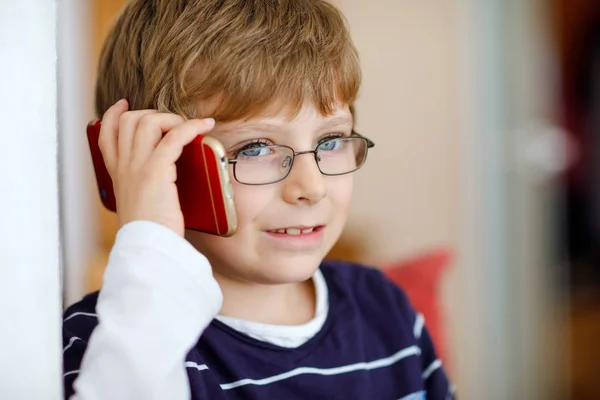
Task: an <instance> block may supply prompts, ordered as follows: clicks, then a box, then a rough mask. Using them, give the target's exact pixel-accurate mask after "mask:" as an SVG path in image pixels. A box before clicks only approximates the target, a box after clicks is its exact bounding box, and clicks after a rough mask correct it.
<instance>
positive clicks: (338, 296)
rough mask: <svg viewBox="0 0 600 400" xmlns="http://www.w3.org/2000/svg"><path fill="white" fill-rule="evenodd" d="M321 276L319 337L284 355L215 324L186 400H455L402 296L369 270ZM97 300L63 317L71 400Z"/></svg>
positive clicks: (192, 361)
mask: <svg viewBox="0 0 600 400" xmlns="http://www.w3.org/2000/svg"><path fill="white" fill-rule="evenodd" d="M320 268H321V271H322V273H323V276H324V278H325V281H326V283H327V288H328V292H329V311H328V315H327V319H326V322H325V324H324V326H323V327H322V329H321V330H320V331H319V333H317V335H315V336H314V337H312V338H311V339H309V340H308V341H307V342H306V343H304V344H303V345H301V346H299V347H296V348H283V347H279V346H276V345H273V344H270V343H266V342H263V341H260V340H257V339H254V338H252V337H249V336H247V335H245V334H243V333H241V332H238V331H236V330H234V329H233V328H231V327H229V326H228V325H226V324H224V323H222V322H220V321H218V320H216V319H215V320H213V321H212V322H211V324H210V325H209V326H208V327H207V328H206V330H205V331H204V332H203V333H202V335H201V337H200V338H199V341H198V343H197V345H196V346H194V347H193V348H192V349H191V350H190V351H189V353H188V355H187V359H186V367H187V372H188V376H189V382H190V389H191V393H192V399H194V400H208V399H210V400H215V399H244V400H254V399H261V400H264V399H286V400H287V399H311V400H312V399H344V400H347V399H382V400H384V399H391V400H398V399H403V400H409V399H410V400H418V399H430V400H436V399H444V400H445V399H454V394H453V389H452V386H451V385H450V383H449V380H448V378H447V376H446V374H445V371H444V369H443V366H442V363H441V361H440V360H439V359H438V358H437V356H436V353H435V350H434V346H433V344H432V341H431V337H430V335H429V334H428V332H427V329H426V327H425V325H424V321H423V317H422V316H421V315H420V314H418V313H416V312H415V310H414V309H413V308H412V307H411V305H410V303H409V301H408V299H407V297H406V295H405V294H404V292H403V291H402V290H401V289H400V288H399V287H398V286H396V285H395V284H394V283H392V282H390V281H389V280H388V279H387V278H386V277H385V276H384V275H383V274H382V273H381V271H379V270H376V269H374V268H367V267H362V266H358V265H353V264H348V263H343V262H332V261H324V262H323V264H322V265H321V267H320ZM97 298H98V293H97V292H96V293H93V294H90V295H88V296H86V297H85V298H84V299H83V300H82V301H80V302H78V303H76V304H74V305H73V306H71V307H69V308H68V309H67V310H66V311H65V315H64V317H65V322H64V324H63V341H64V346H65V348H66V350H65V352H64V370H65V374H66V375H65V381H64V384H65V394H66V397H67V398H68V397H69V396H70V395H71V394H72V393H73V382H74V380H75V379H76V378H77V373H72V372H76V371H77V370H78V369H79V367H80V364H81V360H82V357H83V355H84V352H85V350H86V343H87V341H88V340H89V337H90V335H91V333H92V331H93V330H94V328H95V327H96V325H97V319H96V318H95V317H94V315H95V306H96V301H97ZM75 313H79V314H77V316H75V317H73V315H74V314H75ZM69 317H71V318H69ZM190 318H193V316H190ZM74 338H77V340H75V339H74Z"/></svg>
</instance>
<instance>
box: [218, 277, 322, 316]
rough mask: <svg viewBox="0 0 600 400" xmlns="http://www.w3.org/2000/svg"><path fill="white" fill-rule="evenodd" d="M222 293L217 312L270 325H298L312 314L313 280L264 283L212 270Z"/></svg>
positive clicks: (314, 301)
mask: <svg viewBox="0 0 600 400" xmlns="http://www.w3.org/2000/svg"><path fill="white" fill-rule="evenodd" d="M214 277H215V279H216V280H217V282H218V283H219V286H220V287H221V291H222V292H223V307H222V308H221V312H220V315H222V316H225V317H232V318H238V319H243V320H247V321H254V322H260V323H263V324H271V325H301V324H304V323H306V322H308V321H310V320H311V319H312V318H313V317H314V315H315V307H316V294H315V289H314V282H313V280H312V279H309V280H307V281H304V282H298V283H287V284H280V285H267V284H260V283H253V282H247V281H241V280H237V279H232V278H231V277H228V276H226V275H223V274H220V273H218V272H217V271H214Z"/></svg>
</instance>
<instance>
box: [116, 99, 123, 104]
mask: <svg viewBox="0 0 600 400" xmlns="http://www.w3.org/2000/svg"><path fill="white" fill-rule="evenodd" d="M124 102H125V99H121V100H119V101H117V102H116V103H115V105H119V104H123V103H124Z"/></svg>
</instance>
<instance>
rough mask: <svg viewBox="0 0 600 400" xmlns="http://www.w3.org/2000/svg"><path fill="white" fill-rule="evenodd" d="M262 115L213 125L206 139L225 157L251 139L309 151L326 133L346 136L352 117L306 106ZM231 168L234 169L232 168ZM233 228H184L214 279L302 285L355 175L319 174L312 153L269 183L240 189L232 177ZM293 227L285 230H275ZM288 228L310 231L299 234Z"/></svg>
mask: <svg viewBox="0 0 600 400" xmlns="http://www.w3.org/2000/svg"><path fill="white" fill-rule="evenodd" d="M286 117H287V115H286V114H284V113H281V114H279V115H275V116H273V117H268V118H255V119H252V120H247V121H236V122H233V123H226V124H219V123H217V126H216V128H215V130H214V131H213V132H211V134H210V135H211V136H214V137H215V138H217V139H218V140H220V141H221V143H222V144H223V146H224V147H225V150H226V151H227V153H228V155H229V156H230V157H233V155H234V154H235V151H236V150H237V149H239V148H241V147H243V146H244V145H246V144H248V143H252V142H259V143H264V144H265V145H272V144H277V145H286V146H289V147H291V148H293V149H294V151H296V152H299V151H307V150H314V149H315V147H316V146H317V144H318V143H319V141H321V140H323V138H326V137H330V136H332V135H339V134H343V135H350V133H351V130H352V115H351V114H350V111H349V109H348V107H339V108H338V109H337V110H336V111H335V112H334V113H333V114H332V115H330V116H327V117H323V116H321V115H320V114H319V113H318V111H317V110H316V109H315V108H314V107H313V106H305V107H304V108H303V109H302V111H301V112H300V113H299V114H298V116H297V117H296V118H294V119H292V120H290V119H289V118H286ZM230 167H232V166H231V165H230ZM231 172H232V174H231V175H232V185H233V189H234V199H235V206H236V212H237V217H238V230H237V232H236V234H235V235H233V236H232V237H229V238H225V237H219V236H215V235H209V234H204V233H200V232H194V231H189V230H188V231H187V232H186V238H187V239H188V240H189V241H190V242H191V243H192V244H193V245H194V246H195V247H196V248H197V249H198V250H199V251H201V252H202V253H203V254H204V255H205V256H206V257H208V259H209V260H210V262H211V264H212V267H213V269H214V272H215V274H216V275H217V276H218V275H220V276H221V277H222V278H225V279H228V280H234V281H241V282H253V283H264V284H281V283H293V282H300V281H304V280H306V279H308V278H310V277H311V276H312V274H313V273H314V271H315V270H316V268H318V266H319V264H320V263H321V261H322V260H323V258H324V257H325V255H326V254H327V253H328V252H329V250H330V249H331V247H332V246H333V245H334V243H335V242H336V241H337V239H338V238H339V236H340V234H341V232H342V229H343V226H344V223H345V221H346V217H347V214H348V207H349V204H350V200H351V196H352V187H353V174H346V175H339V176H325V175H322V174H321V172H320V171H319V168H318V167H317V164H316V162H315V157H314V155H313V154H311V153H308V154H302V155H297V156H296V157H295V159H294V162H293V167H292V169H291V171H290V173H289V175H288V176H287V177H286V178H285V179H283V180H282V181H280V182H277V183H272V184H267V185H258V186H253V185H245V184H242V183H239V182H238V181H236V180H235V179H234V178H233V169H231ZM286 228H292V230H288V231H286V232H289V233H276V232H275V231H277V230H279V231H280V232H281V230H282V229H286ZM294 228H305V229H308V230H310V229H311V228H316V229H314V230H313V231H312V233H303V234H300V235H294V233H298V232H297V231H295V230H294Z"/></svg>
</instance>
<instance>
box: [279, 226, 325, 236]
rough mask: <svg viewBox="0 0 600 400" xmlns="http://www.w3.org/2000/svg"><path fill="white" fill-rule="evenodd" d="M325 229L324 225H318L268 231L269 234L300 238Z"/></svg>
mask: <svg viewBox="0 0 600 400" xmlns="http://www.w3.org/2000/svg"><path fill="white" fill-rule="evenodd" d="M323 228H324V225H316V226H312V227H294V228H282V229H273V230H269V231H267V232H268V233H276V234H280V235H290V236H300V235H308V234H310V233H313V232H318V231H320V230H322V229H323Z"/></svg>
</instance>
